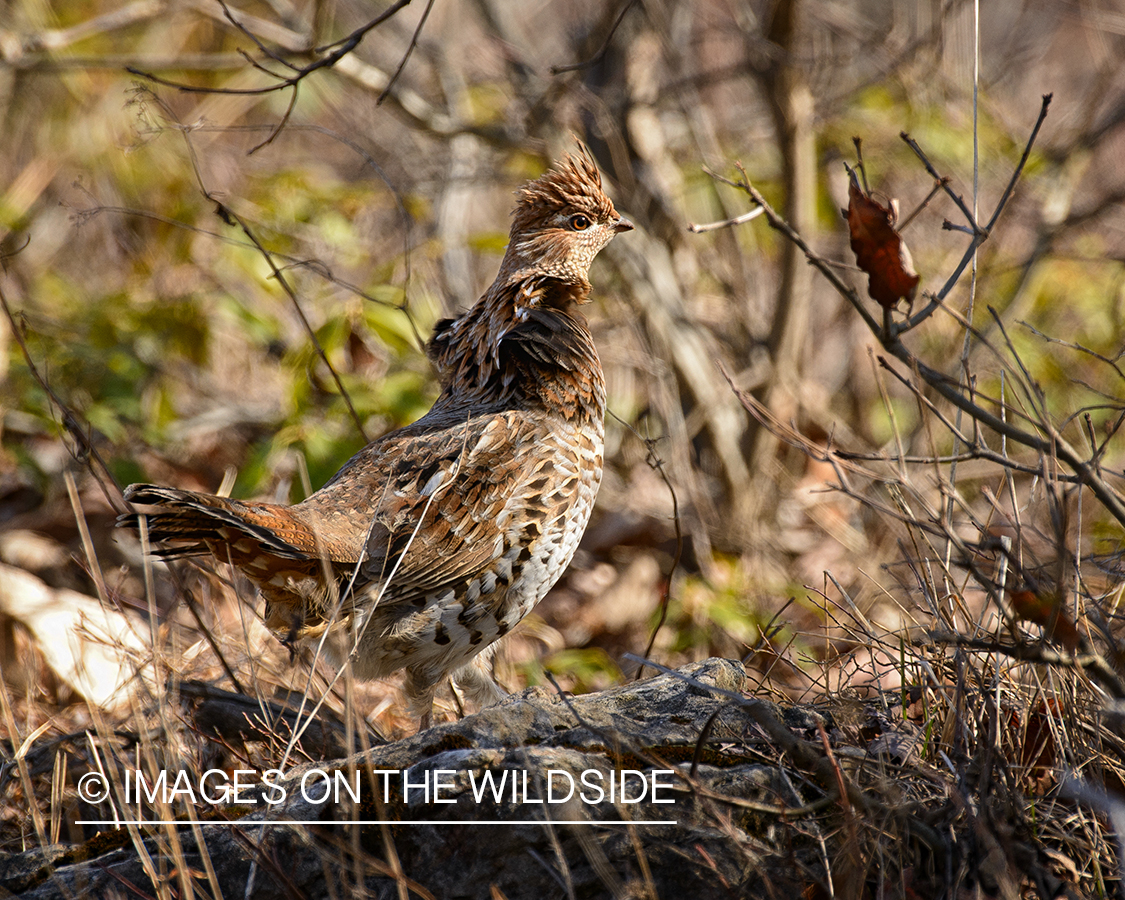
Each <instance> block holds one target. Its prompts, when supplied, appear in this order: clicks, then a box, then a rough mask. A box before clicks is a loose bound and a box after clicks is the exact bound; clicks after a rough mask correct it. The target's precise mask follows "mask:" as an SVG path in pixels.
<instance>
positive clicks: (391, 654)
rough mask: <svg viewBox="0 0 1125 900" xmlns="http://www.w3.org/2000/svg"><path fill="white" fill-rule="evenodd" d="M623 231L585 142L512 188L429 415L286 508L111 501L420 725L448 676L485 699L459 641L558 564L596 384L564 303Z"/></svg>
mask: <svg viewBox="0 0 1125 900" xmlns="http://www.w3.org/2000/svg"><path fill="white" fill-rule="evenodd" d="M630 228H632V225H630V224H629V223H628V222H627V221H625V220H624V219H622V218H621V217H620V216H619V215H618V214H617V211H616V210H615V209H614V207H613V203H612V202H610V200H609V198H608V197H606V196H605V194H604V193H603V192H602V188H601V179H600V177H599V175H598V172H597V169H596V167H595V166H594V163H593V160H592V159H591V158H590V156H589V153H588V151H586V149H585V148H582V150H581V152H580V153H579V154H576V155H571V156H567V157H566V158H565V159H564V160H563V161H562V162H560V163H559V164H558V165H556V166H555V167H554V168H553V169H551V170H550V171H549V172H547V173H546V174H545V175H543V176H542V177H541V178H539V179H538V180H536V181H533V182H531V183H529V184H527V185H525V186H524V187H523V188H522V189H520V191H519V192H518V193H517V203H516V207H515V210H514V212H513V220H512V228H511V234H510V239H509V244H508V250H507V253H506V254H505V256H504V261H503V263H502V264H501V266H500V272H499V274H498V275H497V276H496V280H495V282H493V284H492V286H491V287H490V288H489V289H488V291H487V292H485V294H484V296H483V297H481V299H480V300H479V301H477V303H476V304H475V305H474V306H472V307H471V308H470V309H468V310H467V311H466V312H464V313H463V314H462V315H460V316H458V317H457V318H454V319H447V320H444V321H442V322H439V323H438V325H437V326H436V328H435V330H434V334H433V337H432V338H431V340H430V342H429V345H428V346H427V352H428V354H429V356H430V358H431V359H432V360H433V362H434V364H435V366H436V368H437V370H438V373H439V376H440V378H441V384H442V392H441V395H440V396H439V397H438V399H437V401H436V402H435V403H434V406H433V408H432V409H431V410H430V411H429V412H428V413H427V414H426V415H425V416H423V417H422V418H421V419H419V420H418V421H417V422H415V423H414V424H412V425H409V426H407V427H405V428H402V429H399V430H398V431H394V432H391V433H390V434H387V435H385V436H383V437H382V438H380V439H378V440H376V441H374V442H373V443H371V444H369V445H368V446H367V447H365V448H364V449H363V450H361V451H360V452H359V453H357V454H356V455H355V456H354V457H352V459H350V460H349V461H348V462H347V463H346V464H345V465H344V466H343V468H341V469H340V471H339V472H337V473H336V475H335V476H334V477H333V478H332V479H331V480H330V481H329V482H328V483H327V484H326V485H325V486H324V487H323V488H321V489H320V490H319V491H317V492H316V493H314V494H313V495H312V496H310V497H309V498H308V499H307V500H304V501H303V502H301V503H298V504H296V505H294V506H278V505H274V504H266V503H250V502H243V501H238V500H230V499H226V498H221V497H215V496H212V495H209V494H201V493H195V492H189V491H180V490H175V489H172V488H163V487H157V486H154V485H144V484H138V485H132V486H130V487H129V488H127V489H126V492H125V496H126V499H128V500H130V501H132V502H133V503H137V504H142V505H149V506H154V507H156V509H155V510H152V511H148V512H146V513H145V514H146V515H147V518H148V528H149V534H150V537H151V539H152V540H153V541H154V542H167V544H166V549H165V550H164V551H163V552H164V554H165V555H173V556H186V555H198V554H207V553H210V554H212V555H214V556H215V557H217V558H218V559H219V560H221V561H229V562H230V563H231V564H233V565H234V566H235V567H236V568H238V569H240V570H241V571H243V572H244V573H245V574H246V575H247V576H248V577H249V578H250V580H251V581H253V582H254V583H255V584H256V585H257V586H258V588H259V590H260V591H261V593H262V596H263V597H264V598H265V601H266V613H265V618H266V623H267V625H269V626H270V627H271V628H272V629H273V630H274V631H275V632H276V633H277V634H278V635H279V636H280V637H282V638H283V639H284V640H287V641H293V640H298V639H301V638H306V637H310V636H316V635H319V634H321V633H323V632H324V631H325V630H326V629H327V630H328V631H329V632H330V638H331V640H329V641H328V646H329V647H330V649H331V650H333V651H334V653H335V655H336V656H337V658H341V657H346V656H350V658H351V660H352V664H353V667H354V671H355V673H356V674H357V675H358V676H359V677H362V678H376V677H381V676H385V675H388V674H390V673H392V672H394V671H396V670H398V669H405V670H406V674H407V691H408V696H409V698H410V700H411V702H412V704H413V706H414V708H415V709H416V711H417V712H419V713H421V714H422V715H423V723H424V724H425V723H427V722H428V721H429V714H430V710H431V706H432V702H433V694H434V690H435V689H436V688H437V686H438V685H439V684H440V683H441V681H442V680H443V679H444V678H446V677H447V676H450V675H452V676H453V677H454V680H456V681H457V682H458V683H459V684H460V685H461V686H462V687H464V688H465V689H466V690H467V692H468V693H469V694H470V696H471V698H472V699H473V700H474V701H475V702H478V703H486V702H489V701H494V700H495V699H496V698H497V697H498V696H499V691H498V690H497V688H496V687H495V685H494V684H493V683H492V681H491V679H489V678H488V677H487V676H485V675H483V673H482V670H481V668H480V667H479V666H476V665H473V661H474V658H475V657H477V656H478V654H480V653H482V651H485V650H486V649H487V648H489V647H490V646H492V645H493V644H494V642H495V641H496V640H498V639H499V638H501V637H503V636H504V635H505V634H507V633H508V632H509V631H510V630H511V629H512V628H513V627H515V625H516V624H517V623H518V622H519V621H520V620H521V619H522V618H523V617H524V616H526V615H527V613H528V612H530V610H531V609H532V607H534V606H535V604H536V603H538V602H539V601H540V600H541V599H542V598H543V596H544V595H545V594H546V593H547V591H548V590H549V589H550V588H551V586H552V585H553V584H554V583H555V581H556V580H557V579H558V578H559V576H560V575H561V574H562V572H563V570H564V569H565V568H566V566H567V565H568V564H569V562H570V560H571V558H572V557H573V555H574V551H575V549H576V548H577V546H578V541H579V540H580V538H581V537H582V533H583V532H584V531H585V529H586V524H587V522H588V521H589V518H590V512H591V509H592V507H593V503H594V498H595V496H596V495H597V491H598V485H599V484H600V482H601V475H602V445H603V435H604V416H605V382H604V379H603V376H602V370H601V364H600V363H599V361H598V354H597V351H596V349H595V347H594V343H593V339H592V337H591V335H590V332H589V329H588V328H587V325H586V320H585V317H584V316H583V315H582V313H581V312H580V311H579V310H578V306H579V305H580V304H582V303H585V302H587V300H588V297H589V293H590V283H589V280H588V272H589V267H590V264H591V262H592V261H593V259H594V257H595V256H596V255H597V253H598V251H599V250H601V249H602V247H604V246H605V245H606V243H608V242H609V240H610V239H611V238H612V237H613V236H614V235H615V234H617V233H618V232H621V231H627V230H629V229H630ZM123 522H124V524H135V523H136V518H135V517H124V519H123ZM326 571H327V572H329V573H330V577H326V575H325V573H326ZM478 662H479V660H478Z"/></svg>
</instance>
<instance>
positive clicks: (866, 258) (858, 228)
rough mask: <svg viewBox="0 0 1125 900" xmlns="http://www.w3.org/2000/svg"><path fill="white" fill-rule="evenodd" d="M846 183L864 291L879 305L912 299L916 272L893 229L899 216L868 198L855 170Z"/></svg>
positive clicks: (847, 215)
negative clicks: (865, 274)
mask: <svg viewBox="0 0 1125 900" xmlns="http://www.w3.org/2000/svg"><path fill="white" fill-rule="evenodd" d="M849 174H850V176H851V180H850V183H849V184H848V208H847V210H846V211H845V212H844V217H845V218H846V219H847V220H848V233H849V234H850V236H851V244H852V251H853V252H854V253H855V260H856V262H857V263H858V264H859V267H860V268H861V269H862V270H863V271H864V272H866V273H867V275H868V281H867V293H868V294H870V295H871V297H872V299H874V300H877V301H878V302H879V305H880V306H883V307H884V308H886V309H894V308H895V306H896V305H897V304H898V301H899V300H903V299H905V300H913V299H914V292H915V291H916V290H917V288H918V281H919V278H918V273H917V272H915V271H914V263H913V261H912V260H911V259H910V251H909V250H907V249H906V244H905V243H903V240H902V236H901V235H900V234H899V233H898V232H897V231H895V227H894V225H895V221H896V219H897V218H898V215H897V213H896V212H895V210H894V207H893V204H892V205H891V206H889V207H888V206H883V205H882V204H880V203H879V202H877V201H876V200H873V199H871V197H870V196H868V195H867V194H865V193H864V192H863V190H862V189H861V188H860V186H859V181H858V179H857V178H856V174H855V172H852V171H850V170H849Z"/></svg>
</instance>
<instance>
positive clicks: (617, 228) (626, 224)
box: [613, 216, 633, 234]
mask: <svg viewBox="0 0 1125 900" xmlns="http://www.w3.org/2000/svg"><path fill="white" fill-rule="evenodd" d="M613 230H614V232H616V233H617V234H621V232H623V231H632V230H633V223H632V222H630V221H629V220H628V219H626V218H625V217H624V216H622V217H621V218H619V219H618V220H617V223H616V224H615V225H614V226H613Z"/></svg>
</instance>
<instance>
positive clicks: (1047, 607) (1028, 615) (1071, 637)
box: [1010, 589, 1079, 653]
mask: <svg viewBox="0 0 1125 900" xmlns="http://www.w3.org/2000/svg"><path fill="white" fill-rule="evenodd" d="M1010 597H1011V602H1012V612H1014V613H1015V614H1016V618H1017V619H1021V620H1022V621H1024V622H1031V623H1032V624H1034V625H1039V626H1041V627H1042V628H1043V630H1044V631H1045V632H1046V634H1047V637H1048V638H1050V639H1051V640H1053V641H1055V642H1056V643H1059V644H1062V646H1064V647H1065V648H1066V649H1067V650H1069V651H1070V652H1071V653H1076V652H1077V651H1078V645H1079V636H1078V629H1077V628H1076V627H1075V625H1074V622H1073V621H1072V620H1071V618H1070V616H1068V615H1067V614H1066V610H1064V609H1063V602H1062V597H1061V596H1060V595H1059V594H1057V593H1053V592H1042V593H1038V592H1036V591H1031V590H1026V589H1025V590H1019V591H1012V592H1011V594H1010Z"/></svg>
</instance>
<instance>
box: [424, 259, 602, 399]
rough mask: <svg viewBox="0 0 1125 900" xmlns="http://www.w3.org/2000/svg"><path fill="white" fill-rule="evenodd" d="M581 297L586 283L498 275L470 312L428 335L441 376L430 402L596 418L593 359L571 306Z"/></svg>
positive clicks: (597, 385)
mask: <svg viewBox="0 0 1125 900" xmlns="http://www.w3.org/2000/svg"><path fill="white" fill-rule="evenodd" d="M588 295H589V283H588V282H586V283H585V284H575V283H573V282H564V281H561V280H559V279H556V278H550V277H542V276H538V277H536V276H532V277H525V278H521V279H505V280H503V281H502V280H501V279H499V278H498V279H497V281H496V283H494V284H493V286H492V287H491V288H490V289H489V291H488V292H487V293H486V294H485V295H484V296H483V297H482V298H481V299H480V300H479V301H477V303H476V304H475V305H474V306H473V307H471V308H470V309H469V310H467V311H466V312H465V313H463V314H462V315H461V316H459V317H457V318H456V319H447V320H445V321H443V322H439V323H438V325H437V326H436V328H435V330H434V335H433V337H432V338H431V339H430V343H429V346H428V347H427V351H428V353H429V355H430V358H431V359H432V360H433V361H434V363H435V364H436V366H437V368H438V372H439V374H440V376H441V383H442V394H441V397H440V398H439V399H438V405H441V406H443V407H446V408H449V407H451V406H457V407H462V408H463V407H466V406H470V407H474V408H492V409H495V408H506V407H512V408H520V407H528V408H538V409H542V410H544V411H546V412H549V413H550V414H552V415H561V416H562V417H563V418H565V419H567V420H574V419H582V420H589V419H599V420H600V419H601V418H603V417H604V415H605V381H604V377H603V375H602V368H601V362H600V361H599V359H598V352H597V349H596V348H595V346H594V340H593V336H592V335H591V334H590V330H589V327H588V325H587V323H586V317H585V316H583V315H582V313H581V312H580V311H579V309H578V304H579V303H581V302H584V301H586V300H587V298H588Z"/></svg>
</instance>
